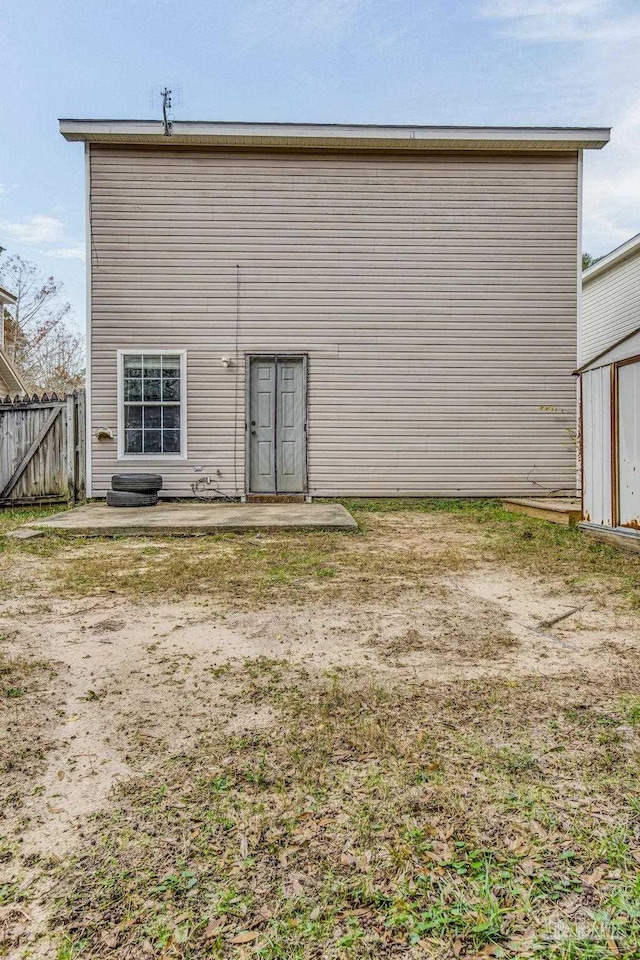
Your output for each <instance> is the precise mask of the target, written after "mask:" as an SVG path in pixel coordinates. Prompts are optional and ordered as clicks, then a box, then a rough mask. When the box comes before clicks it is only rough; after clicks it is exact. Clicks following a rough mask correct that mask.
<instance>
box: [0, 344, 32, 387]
mask: <svg viewBox="0 0 640 960" xmlns="http://www.w3.org/2000/svg"><path fill="white" fill-rule="evenodd" d="M0 383H5V384H6V385H7V390H8V391H9V393H10V394H15V393H28V392H29V391H28V390H27V388H26V385H25V384H24V382H23V380H22V377H21V376H20V374H19V373H18V370H17V369H16V367H15V366H14V364H13V363H12V361H11V360H10V359H9V357H8V356H7V354H6V351H5V350H4V348H2V347H0Z"/></svg>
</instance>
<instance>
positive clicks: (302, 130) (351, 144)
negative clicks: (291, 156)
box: [60, 120, 611, 152]
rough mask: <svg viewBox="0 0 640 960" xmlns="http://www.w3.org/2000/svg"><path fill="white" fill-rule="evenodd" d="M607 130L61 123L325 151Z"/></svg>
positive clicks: (69, 132)
mask: <svg viewBox="0 0 640 960" xmlns="http://www.w3.org/2000/svg"><path fill="white" fill-rule="evenodd" d="M610 132H611V131H610V130H609V128H608V127H599V128H586V127H584V128H583V127H423V126H395V125H392V126H388V125H387V126H383V125H363V124H324V123H323V124H318V123H236V122H233V123H232V122H227V121H198V120H180V121H176V122H174V123H173V124H172V128H171V135H170V136H166V135H165V130H164V125H163V123H162V122H161V121H157V120H60V133H61V134H62V136H63V137H64V138H65V139H66V140H83V141H85V142H88V143H110V144H155V145H158V146H212V147H262V148H279V149H291V148H310V149H327V150H404V151H407V150H408V151H412V152H416V151H428V150H475V151H487V150H505V151H530V150H543V151H549V150H553V151H562V150H564V151H575V150H586V149H594V150H599V149H600V148H602V147H604V146H605V144H606V143H608V141H609V137H610Z"/></svg>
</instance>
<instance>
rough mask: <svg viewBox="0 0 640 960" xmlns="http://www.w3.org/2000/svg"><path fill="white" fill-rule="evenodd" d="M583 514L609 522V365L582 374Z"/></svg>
mask: <svg viewBox="0 0 640 960" xmlns="http://www.w3.org/2000/svg"><path fill="white" fill-rule="evenodd" d="M582 430H583V447H582V449H583V473H582V476H583V483H584V489H583V516H584V519H585V520H589V521H591V523H603V524H605V525H607V526H611V523H612V502H611V367H608V366H605V367H598V368H597V369H595V370H589V371H587V372H586V373H584V374H583V375H582Z"/></svg>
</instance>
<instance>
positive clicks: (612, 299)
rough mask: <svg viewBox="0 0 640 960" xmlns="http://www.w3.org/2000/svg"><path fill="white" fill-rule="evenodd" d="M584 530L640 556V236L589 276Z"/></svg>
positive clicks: (584, 335)
mask: <svg viewBox="0 0 640 960" xmlns="http://www.w3.org/2000/svg"><path fill="white" fill-rule="evenodd" d="M581 326H582V329H581V338H580V340H581V352H582V356H583V357H584V356H585V353H584V351H585V348H586V349H588V348H589V347H591V348H592V349H597V348H599V352H597V353H596V354H595V356H592V357H591V358H590V359H587V360H586V362H584V363H583V365H582V366H581V367H580V369H579V371H578V373H579V375H580V388H581V389H580V396H581V421H582V422H581V438H582V514H583V522H582V524H581V526H582V529H583V530H584V531H585V532H586V533H591V534H593V535H595V536H599V537H600V538H601V539H605V540H608V541H609V542H615V543H618V544H620V545H621V546H628V547H630V548H632V549H635V550H638V551H640V235H638V236H637V237H634V238H633V239H632V240H630V241H628V242H627V243H625V244H623V245H622V246H621V247H618V249H617V250H614V251H613V252H612V253H610V254H609V255H608V256H607V257H604V258H603V259H602V260H600V261H598V263H596V264H594V265H593V266H592V267H590V268H589V270H587V271H585V273H584V276H583V322H582V325H581Z"/></svg>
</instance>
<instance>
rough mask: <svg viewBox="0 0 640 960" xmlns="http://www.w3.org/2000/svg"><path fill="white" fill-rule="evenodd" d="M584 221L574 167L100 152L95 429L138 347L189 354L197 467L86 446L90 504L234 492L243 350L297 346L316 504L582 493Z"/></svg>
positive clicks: (95, 224) (109, 445) (553, 162)
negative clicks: (141, 473) (576, 431)
mask: <svg viewBox="0 0 640 960" xmlns="http://www.w3.org/2000/svg"><path fill="white" fill-rule="evenodd" d="M576 204H577V162H576V157H575V155H564V156H563V155H557V154H556V155H548V154H536V155H526V154H514V155H510V156H509V157H505V156H503V155H500V156H499V155H496V154H490V153H489V154H477V155H473V157H470V156H469V155H466V154H447V155H444V154H441V153H438V154H433V155H421V156H420V157H417V156H410V157H409V156H402V155H400V156H390V155H380V154H375V155H367V156H364V155H361V154H358V155H348V154H340V155H333V156H330V155H328V154H325V153H323V154H321V155H315V154H311V153H305V154H296V153H290V154H285V153H283V154H274V153H264V154H260V153H251V154H247V153H236V152H233V151H210V150H206V149H201V150H186V151H185V150H174V149H171V148H164V149H162V150H157V149H145V148H136V149H129V148H123V147H96V146H92V149H91V214H92V216H91V224H92V244H91V248H92V264H91V271H92V301H93V302H92V330H93V335H92V353H91V367H92V426H93V430H94V431H95V429H97V428H98V427H101V426H104V427H110V428H111V429H112V430H114V432H115V430H116V429H117V409H116V391H115V381H116V351H117V350H118V349H127V348H131V349H132V350H142V349H144V348H148V349H149V348H154V347H155V348H164V349H176V350H178V349H186V350H187V367H188V400H187V409H188V421H189V427H188V459H187V460H184V461H178V460H174V461H159V460H156V459H147V460H145V459H144V458H139V459H138V458H136V459H135V460H133V461H132V460H127V461H124V462H123V461H120V462H118V461H117V460H116V455H115V444H114V443H113V442H111V441H107V442H101V443H98V442H95V441H94V443H93V474H94V488H93V492H94V494H95V495H100V494H101V493H104V491H105V490H106V488H107V487H108V485H109V479H110V476H111V474H113V473H115V472H116V471H118V470H122V469H123V468H124V467H126V468H131V467H135V468H136V469H147V468H148V469H151V470H154V471H157V470H161V472H162V474H163V476H164V478H165V490H166V492H167V494H168V495H180V496H188V495H190V494H191V489H190V484H191V483H192V482H194V481H195V480H197V479H198V477H199V476H201V475H202V474H201V473H198V472H195V470H194V468H195V467H202V472H203V473H204V474H205V475H206V474H214V475H215V473H216V471H217V470H220V472H221V476H220V478H219V479H220V486H221V489H222V490H223V491H224V492H226V493H230V494H233V493H242V492H243V490H244V470H245V464H244V416H245V412H244V389H245V381H244V377H245V371H244V354H245V353H251V352H255V353H257V352H274V351H281V352H284V351H287V350H289V351H298V352H304V353H306V354H308V356H309V390H308V416H309V423H308V436H309V454H308V459H309V486H310V492H311V493H312V494H313V495H317V496H320V495H326V496H332V495H349V494H371V495H376V494H378V495H384V494H388V495H394V494H407V495H418V494H429V493H431V494H435V495H451V496H456V495H468V496H472V495H480V496H488V495H497V496H499V495H507V494H512V495H516V494H527V493H535V492H538V493H544V492H545V491H546V490H550V489H558V488H563V489H565V488H566V489H572V488H573V487H574V486H575V451H574V448H573V443H572V440H571V439H570V432H571V431H572V429H573V427H574V419H575V418H574V411H575V396H574V380H573V378H572V376H571V373H572V370H573V368H574V366H575V316H576V289H575V264H576V255H577V230H576V225H577V207H576ZM237 265H239V274H240V276H239V285H238V278H237V275H236V270H237ZM238 293H239V297H238ZM223 355H226V356H229V357H231V358H232V366H231V367H229V368H227V369H225V368H223V367H222V365H221V363H220V357H221V356H223Z"/></svg>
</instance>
